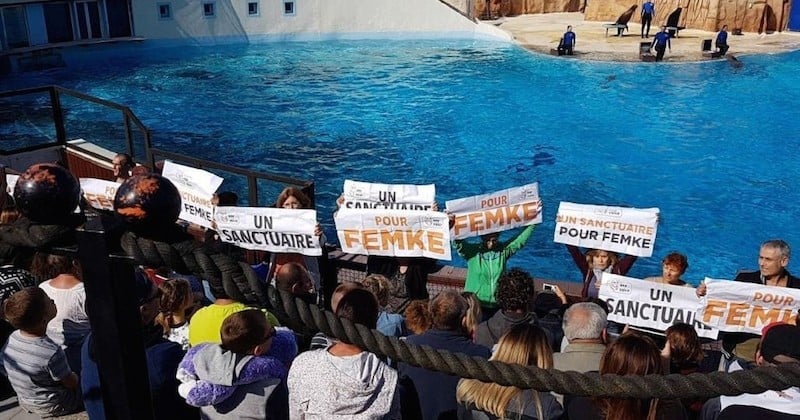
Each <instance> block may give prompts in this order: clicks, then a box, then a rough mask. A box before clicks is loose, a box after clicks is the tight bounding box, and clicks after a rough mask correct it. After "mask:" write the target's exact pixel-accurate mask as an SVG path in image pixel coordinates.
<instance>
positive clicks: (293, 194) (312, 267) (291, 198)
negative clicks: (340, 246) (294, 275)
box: [267, 187, 325, 291]
mask: <svg viewBox="0 0 800 420" xmlns="http://www.w3.org/2000/svg"><path fill="white" fill-rule="evenodd" d="M275 207H277V208H283V209H293V210H297V209H310V208H311V199H310V198H309V197H308V196H307V195H306V194H305V193H304V192H303V191H301V190H300V189H299V188H295V187H286V188H284V189H283V191H281V193H280V195H278V199H277V200H276V201H275ZM314 234H315V235H316V236H317V237H319V238H320V241H319V242H320V244H324V243H325V239H324V236H323V234H322V229H321V228H320V227H319V225H317V229H316V231H315V232H314ZM290 262H294V263H298V264H300V265H302V266H303V267H305V268H306V269H307V270H308V272H309V273H310V274H311V279H312V280H313V281H314V290H317V291H320V290H321V289H322V288H321V285H322V279H321V277H320V269H319V260H318V259H317V257H312V256H304V255H302V254H290V253H274V254H272V257H271V258H270V272H269V274H268V276H267V280H268V281H270V280H271V279H272V277H273V276H274V275H275V273H277V272H278V270H280V268H281V266H282V265H284V264H287V263H290Z"/></svg>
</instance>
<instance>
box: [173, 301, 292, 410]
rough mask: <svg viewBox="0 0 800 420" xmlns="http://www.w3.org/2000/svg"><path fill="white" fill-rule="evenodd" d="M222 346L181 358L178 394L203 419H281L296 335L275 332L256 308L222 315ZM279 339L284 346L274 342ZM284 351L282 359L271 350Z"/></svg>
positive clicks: (205, 347)
mask: <svg viewBox="0 0 800 420" xmlns="http://www.w3.org/2000/svg"><path fill="white" fill-rule="evenodd" d="M220 336H221V337H222V343H221V344H200V345H198V346H197V347H193V348H192V349H191V350H189V352H188V353H187V354H186V356H185V357H184V358H183V361H182V362H181V364H180V366H179V368H178V373H177V377H178V379H179V380H180V381H181V385H180V386H179V387H178V393H179V394H180V395H181V396H182V397H184V398H186V401H187V402H188V403H189V404H191V405H193V406H195V407H200V416H201V418H203V419H223V418H237V419H285V418H288V417H289V412H288V402H289V399H288V398H289V396H288V389H287V387H286V374H287V371H288V368H287V366H286V365H285V364H284V362H283V360H292V359H293V358H294V357H295V356H296V355H297V345H296V343H295V341H294V334H292V333H291V331H288V330H282V331H277V330H276V329H275V328H274V327H272V326H271V325H270V324H269V322H267V319H266V318H265V317H264V314H263V313H262V312H261V311H259V310H258V309H245V310H242V311H239V312H236V313H234V314H231V315H230V316H229V317H227V318H225V321H224V322H223V323H222V330H221V331H220ZM277 341H282V342H283V345H275V343H276V342H277ZM275 350H279V351H283V352H284V353H285V354H283V355H282V356H281V357H275V356H273V351H275Z"/></svg>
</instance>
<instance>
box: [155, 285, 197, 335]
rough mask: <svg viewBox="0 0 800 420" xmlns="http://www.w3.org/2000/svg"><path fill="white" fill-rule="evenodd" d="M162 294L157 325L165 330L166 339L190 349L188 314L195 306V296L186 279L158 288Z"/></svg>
mask: <svg viewBox="0 0 800 420" xmlns="http://www.w3.org/2000/svg"><path fill="white" fill-rule="evenodd" d="M158 289H159V290H160V292H161V298H160V299H159V312H158V315H157V316H156V323H158V325H161V328H163V329H164V338H166V339H167V340H169V341H172V342H175V343H178V344H180V345H181V348H183V351H186V350H188V349H189V319H188V317H187V316H186V312H187V311H188V310H189V308H191V307H192V306H194V294H192V289H191V288H190V286H189V282H188V281H186V280H184V279H169V280H167V281H165V282H164V283H161V285H160V286H158Z"/></svg>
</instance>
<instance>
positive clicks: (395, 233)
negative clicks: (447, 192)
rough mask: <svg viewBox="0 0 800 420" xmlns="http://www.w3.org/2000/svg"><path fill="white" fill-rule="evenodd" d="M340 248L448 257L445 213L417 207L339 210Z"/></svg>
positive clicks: (448, 242) (404, 254) (389, 253)
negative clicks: (405, 208)
mask: <svg viewBox="0 0 800 420" xmlns="http://www.w3.org/2000/svg"><path fill="white" fill-rule="evenodd" d="M335 222H336V233H337V234H338V236H339V243H340V244H341V245H342V251H344V252H349V253H353V254H366V255H385V256H398V257H428V258H435V259H439V260H449V259H450V231H449V228H448V221H447V215H446V214H444V213H441V212H435V211H421V210H373V209H354V210H340V211H339V212H337V213H336V216H335Z"/></svg>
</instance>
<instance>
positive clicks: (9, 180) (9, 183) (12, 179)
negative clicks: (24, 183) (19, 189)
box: [6, 174, 19, 196]
mask: <svg viewBox="0 0 800 420" xmlns="http://www.w3.org/2000/svg"><path fill="white" fill-rule="evenodd" d="M17 180H19V175H14V174H6V192H7V193H8V194H9V195H11V196H13V195H14V187H16V186H17Z"/></svg>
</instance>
